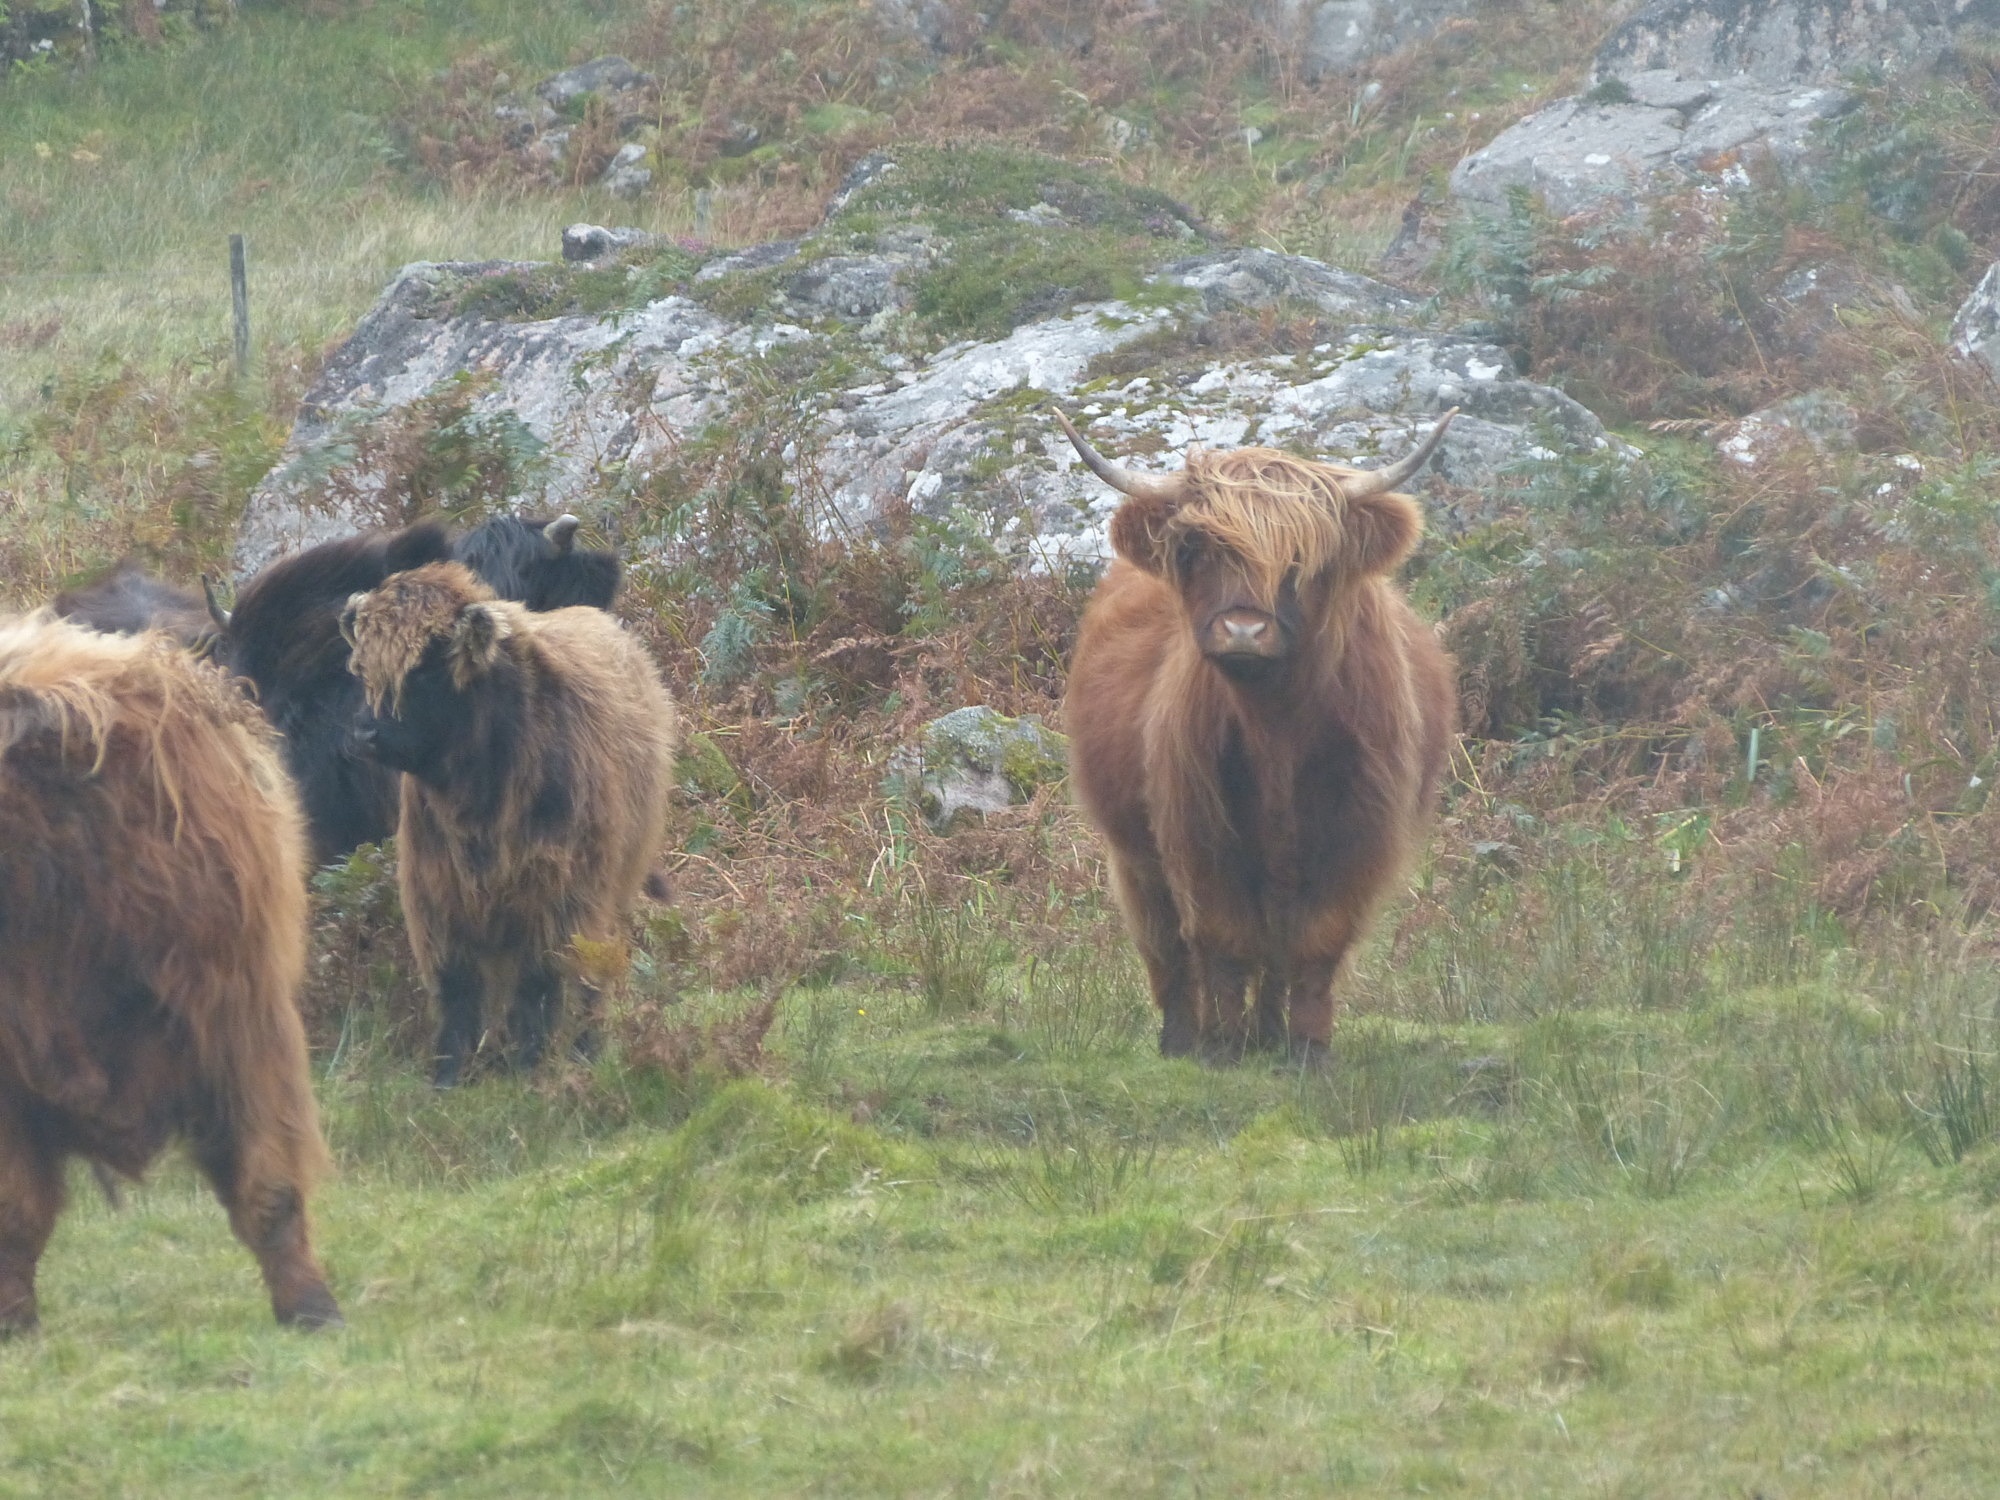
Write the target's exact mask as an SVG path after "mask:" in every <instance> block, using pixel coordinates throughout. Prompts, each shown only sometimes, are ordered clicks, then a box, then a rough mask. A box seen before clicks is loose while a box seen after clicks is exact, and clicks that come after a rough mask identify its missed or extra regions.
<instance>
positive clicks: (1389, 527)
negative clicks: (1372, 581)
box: [1347, 491, 1424, 574]
mask: <svg viewBox="0 0 2000 1500" xmlns="http://www.w3.org/2000/svg"><path fill="white" fill-rule="evenodd" d="M1423 535H1424V513H1423V510H1422V508H1421V507H1419V506H1418V504H1417V502H1416V501H1414V500H1412V499H1411V498H1410V497H1409V496H1408V495H1399V494H1396V493H1395V492H1393V491H1391V492H1390V493H1389V494H1386V495H1369V496H1366V497H1365V498H1363V499H1360V500H1355V501H1352V502H1350V503H1349V505H1348V507H1347V545H1348V558H1349V562H1348V566H1349V567H1350V568H1352V569H1353V571H1354V572H1356V573H1361V574H1368V573H1393V572H1395V571H1396V569H1398V568H1400V567H1401V566H1402V565H1403V563H1404V561H1405V560H1406V559H1407V558H1408V557H1409V555H1410V554H1411V553H1412V552H1414V551H1416V550H1417V543H1418V542H1420V541H1422V540H1423Z"/></svg>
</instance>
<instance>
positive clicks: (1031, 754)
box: [887, 705, 1069, 833]
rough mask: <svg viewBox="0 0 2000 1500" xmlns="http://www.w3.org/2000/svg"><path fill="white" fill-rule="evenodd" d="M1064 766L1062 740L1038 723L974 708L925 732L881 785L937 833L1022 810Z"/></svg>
mask: <svg viewBox="0 0 2000 1500" xmlns="http://www.w3.org/2000/svg"><path fill="white" fill-rule="evenodd" d="M1068 765H1069V741H1068V739H1067V738H1066V737H1064V736H1063V735H1060V734H1057V733H1056V732H1055V731H1054V730H1053V729H1050V728H1049V727H1048V726H1047V725H1045V724H1044V723H1042V721H1041V720H1040V719H1039V718H1038V717H1036V716H1035V715H1033V714H1023V715H1022V716H1021V717H1020V718H1018V719H1010V718H1009V717H1007V715H1005V714H1003V713H1000V712H999V711H998V710H996V709H991V708H987V707H985V706H983V705H979V706H974V707H971V708H958V709H953V710H952V711H951V712H950V713H948V714H946V715H944V716H943V717H942V718H938V719H933V720H931V722H930V723H928V724H926V725H925V726H924V732H923V737H922V738H921V740H919V742H918V744H917V745H916V746H915V747H914V749H913V750H905V751H903V752H901V753H900V754H899V755H898V756H897V757H896V758H895V759H894V760H893V761H892V763H891V765H890V768H889V778H888V783H887V785H888V788H889V791H890V792H891V794H892V795H894V796H897V797H900V798H902V799H903V800H905V801H909V802H913V803H915V804H916V806H917V807H918V808H919V809H920V810H921V811H922V813H923V815H924V820H925V821H926V822H927V823H929V824H930V826H931V827H932V828H934V829H936V830H938V831H939V832H941V833H942V832H946V831H948V830H949V829H950V828H952V827H953V826H954V825H955V824H956V823H957V822H958V821H959V819H960V818H962V817H964V816H965V815H966V814H968V813H976V814H978V815H980V816H981V817H984V816H985V815H986V814H987V813H992V812H1000V811H1002V810H1004V809H1006V808H1009V807H1013V806H1016V805H1018V804H1020V803H1023V802H1026V801H1027V800H1028V799H1029V798H1031V797H1033V796H1034V794H1035V793H1036V791H1037V790H1039V789H1040V788H1042V787H1044V786H1047V785H1049V784H1050V783H1052V782H1056V781H1060V780H1061V779H1062V778H1063V776H1064V775H1065V774H1067V771H1068Z"/></svg>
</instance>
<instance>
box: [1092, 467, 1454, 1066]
mask: <svg viewBox="0 0 2000 1500" xmlns="http://www.w3.org/2000/svg"><path fill="white" fill-rule="evenodd" d="M1354 473H1355V471H1353V470H1347V469H1341V468H1338V467H1336V466H1334V465H1330V464H1317V463H1312V462H1310V461H1307V460H1302V459H1298V458H1294V457H1292V456H1290V455H1288V454H1282V453H1277V452H1274V451H1272V450H1270V449H1244V450H1240V451H1238V452H1233V453H1224V454H1200V453H1197V454H1196V455H1194V456H1192V457H1191V458H1190V460H1189V462H1188V465H1187V467H1186V468H1185V469H1184V470H1183V471H1182V472H1181V473H1180V474H1179V475H1177V476H1175V477H1174V478H1173V479H1172V480H1170V481H1166V482H1164V483H1162V484H1160V485H1158V486H1156V487H1155V488H1154V489H1153V490H1151V491H1150V492H1148V493H1144V494H1140V495H1137V496H1135V497H1134V498H1132V499H1129V500H1128V501H1127V502H1126V503H1125V504H1124V505H1123V506H1121V507H1120V508H1119V510H1118V512H1117V514H1116V515H1115V516H1114V517H1113V521H1112V531H1111V534H1112V541H1113V545H1114V546H1115V547H1116V548H1117V550H1118V552H1119V553H1120V554H1121V556H1120V560H1119V561H1117V562H1114V563H1113V565H1112V567H1111V569H1110V571H1109V572H1108V573H1107V574H1106V575H1105V578H1104V581H1103V582H1102V583H1101V584H1100V585H1099V587H1098V591H1097V595H1096V597H1095V598H1094V599H1093V601H1092V603H1091V606H1090V608H1089V610H1088V612H1087V613H1086V615H1085V617H1084V621H1083V625H1082V628H1081V631H1080V634H1079V638H1078V642H1077V649H1076V655H1075V661H1074V664H1073V667H1072V670H1071V675H1070V684H1069V694H1068V722H1069V728H1070V735H1071V741H1070V743H1071V759H1072V769H1073V774H1074V784H1075V786H1076V789H1077V792H1078V794H1079V797H1080V799H1081V800H1082V802H1083V805H1084V808H1085V810H1086V811H1087V812H1088V813H1089V814H1090V816H1091V818H1092V820H1093V821H1094V822H1095V823H1096V824H1097V826H1098V827H1099V828H1100V829H1101V830H1102V831H1103V833H1104V836H1105V838H1106V841H1107V842H1108V844H1109V845H1110V852H1111V867H1112V879H1113V884H1114V887H1115V889H1116V892H1117V895H1118V898H1119V902H1120V904H1121V906H1122V907H1123V909H1124V911H1125V915H1126V919H1127V923H1128V925H1129V927H1130V929H1131V931H1132V934H1133V937H1134V940H1135V941H1136V943H1137V945H1138V947H1139V950H1140V953H1141V955H1142V956H1143V957H1144V959H1145V961H1146V966H1147V970H1148V974H1149V977H1150V979H1151V982H1152V988H1153V994H1154V998H1155V999H1156V1000H1157V1002H1158V1003H1159V1005H1160V1008H1161V1011H1162V1028H1161V1047H1162V1050H1163V1051H1166V1052H1169V1053H1185V1052H1194V1051H1200V1052H1203V1053H1206V1054H1209V1055H1215V1056H1228V1055H1234V1054H1235V1053H1236V1052H1238V1051H1240V1050H1241V1048H1242V1047H1244V1046H1245V1045H1247V1044H1249V1043H1250V1042H1251V1041H1252V1040H1256V1041H1261V1042H1263V1043H1265V1044H1268V1045H1286V1044H1288V1045H1289V1046H1290V1047H1291V1048H1292V1049H1293V1050H1294V1051H1295V1052H1299V1053H1303V1054H1306V1055H1310V1054H1312V1053H1313V1052H1314V1051H1316V1050H1322V1049H1324V1047H1325V1046H1326V1043H1327V1040H1328V1037H1329V1035H1330V1033H1331V1028H1332V1022H1333V987H1334V983H1335V981H1336V979H1337V977H1338V975H1339V972H1340V969H1341V966H1342V964H1343V963H1344V961H1345V959H1346V957H1347V955H1348V953H1349V951H1350V950H1351V948H1352V946H1353V944H1354V942H1355V940H1356V939H1357V938H1358V937H1359V936H1360V935H1361V934H1362V933H1363V932H1364V931H1365V930H1366V927H1367V925H1368V922H1369V920H1370V918H1371V917H1372V916H1373V914H1374V912H1375V909H1376V908H1377V906H1378V905H1379V904H1380V902H1381V900H1382V898H1383V896H1384V895H1385V894H1386V893H1387V891H1388V890H1389V888H1390V886H1391V885H1392V883H1393V882H1394V881H1395V879H1396V878H1397V877H1398V875H1399V874H1400V873H1401V872H1402V871H1403V870H1404V869H1405V868H1406V867H1407V865H1408V863H1409V861H1410V859H1411V857H1412V856H1413V854H1414V852H1415V850H1416V848H1417V845H1418V841H1419V839H1420V837H1421V835H1422V832H1423V828H1424V825H1425V823H1426V821H1427V819H1428V817H1429V813H1430V806H1431V803H1432V801H1433V800H1434V798H1435V795H1436V789H1437V786H1438V782H1439V780H1440V778H1441V776H1442V773H1443V769H1444V765H1445V759H1446V756H1447V753H1448V749H1449V745H1450V739H1451V733H1452V715H1453V687H1452V672H1451V667H1450V662H1449V660H1448V658H1447V657H1446V656H1445V654H1444V652H1443V651H1442V650H1441V649H1440V648H1439V646H1438V645H1437V642H1436V639H1435V637H1434V635H1433V633H1432V632H1431V631H1430V630H1429V629H1428V628H1427V627H1425V626H1424V624H1423V623H1422V622H1421V621H1420V620H1418V619H1417V617H1416V616H1415V614H1414V613H1413V612H1412V611H1411V610H1410V608H1409V606H1408V604H1407V603H1406V602H1405V601H1404V599H1403V597H1402V594H1401V593H1400V591H1399V590H1398V589H1397V588H1396V587H1395V585H1394V584H1393V583H1392V582H1391V581H1390V577H1389V575H1390V574H1391V573H1392V572H1393V571H1394V570H1395V569H1396V568H1397V567H1399V566H1400V565H1401V563H1402V562H1403V560H1404V559H1405V558H1406V557H1408V555H1409V553H1410V552H1411V550H1412V549H1413V548H1414V547H1415V545H1416V543H1417V540H1418V538H1419V536H1420V535H1421V531H1422V518H1421V513H1420V512H1419V510H1418V509H1417V506H1416V504H1415V502H1414V501H1412V500H1411V499H1409V497H1407V496H1404V495H1398V494H1378V495H1366V496H1362V497H1359V498H1355V499H1350V498H1349V497H1348V495H1347V493H1346V491H1345V489H1344V487H1343V480H1346V479H1351V478H1352V477H1353V476H1354ZM1225 617H1227V618H1229V619H1234V620H1237V621H1239V622H1242V623H1243V624H1244V625H1245V626H1249V627H1254V628H1255V630H1256V632H1257V635H1258V638H1259V639H1260V640H1263V639H1266V638H1267V637H1265V636H1264V634H1263V632H1264V631H1265V630H1267V629H1268V630H1269V631H1270V632H1271V637H1276V636H1277V635H1279V634H1280V633H1282V634H1283V635H1284V637H1285V638H1286V639H1287V640H1288V641H1289V643H1290V649H1289V651H1288V652H1286V653H1284V654H1282V655H1279V654H1275V653H1271V654H1267V655H1266V656H1265V657H1263V658H1259V659H1257V660H1254V661H1251V662H1249V663H1248V664H1247V666H1245V665H1239V664H1238V663H1237V662H1235V661H1232V660H1231V659H1230V658H1228V656H1227V655H1226V653H1219V652H1218V651H1217V650H1215V649H1211V646H1212V643H1213V642H1214V641H1217V640H1222V641H1225V642H1226V641H1227V631H1226V629H1225V627H1224V626H1223V625H1219V624H1217V623H1216V621H1218V620H1221V619H1223V618H1225ZM1259 622H1262V623H1259ZM1218 632H1220V634H1218ZM1246 639H1247V637H1246ZM1205 643H1207V644H1205ZM1251 668H1254V669H1255V670H1254V672H1253V671H1252V670H1251ZM1251 996H1254V1000H1255V1004H1254V1008H1250V1009H1246V998H1247V997H1251ZM1253 1026H1254V1030H1253Z"/></svg>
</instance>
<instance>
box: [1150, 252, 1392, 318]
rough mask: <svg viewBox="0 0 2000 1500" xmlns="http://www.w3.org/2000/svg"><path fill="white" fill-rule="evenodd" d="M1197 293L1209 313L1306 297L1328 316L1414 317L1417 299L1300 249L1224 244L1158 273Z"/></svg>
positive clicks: (1301, 299)
mask: <svg viewBox="0 0 2000 1500" xmlns="http://www.w3.org/2000/svg"><path fill="white" fill-rule="evenodd" d="M1161 274H1162V276H1163V278H1164V279H1165V280H1167V281H1169V282H1171V283H1173V284H1175V285H1177V286H1183V287H1186V288H1188V289H1189V290H1190V291H1197V292H1200V293H1201V300H1202V306H1203V307H1204V308H1205V309H1206V310H1207V311H1208V312H1210V313H1219V312H1222V311H1223V310H1224V309H1226V308H1229V307H1242V308H1252V309H1255V308H1262V307H1271V306H1275V305H1277V304H1279V303H1283V302H1305V303H1310V304H1312V305H1313V306H1314V307H1317V308H1318V309H1319V310H1320V311H1321V312H1323V313H1325V314H1326V315H1327V316H1328V317H1330V318H1349V319H1353V320H1356V321H1363V320H1365V321H1368V322H1388V321H1391V320H1400V319H1405V318H1409V317H1413V316H1414V315H1415V314H1416V312H1417V309H1418V307H1419V306H1421V303H1420V302H1419V301H1418V299H1417V298H1415V297H1412V296H1411V295H1410V294H1409V293H1407V292H1400V291H1398V290H1396V288H1394V287H1392V286H1388V285H1385V284H1384V283H1382V282H1380V281H1374V280H1371V279H1370V278H1369V277H1366V276H1360V275H1357V274H1356V273H1354V272H1353V271H1340V270H1336V269H1334V268H1333V267H1332V266H1329V265H1326V264H1324V263H1322V262H1320V261H1316V260H1312V259H1309V258H1308V257H1306V256H1303V255H1280V254H1278V253H1277V252H1275V251H1272V250H1224V251H1220V252H1218V253H1216V254H1213V255H1197V256H1194V257H1192V258H1191V259H1188V260H1181V261H1175V262H1174V263H1173V264H1172V265H1170V266H1168V267H1167V268H1166V270H1165V271H1164V272H1162V273H1161Z"/></svg>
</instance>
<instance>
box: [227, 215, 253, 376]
mask: <svg viewBox="0 0 2000 1500" xmlns="http://www.w3.org/2000/svg"><path fill="white" fill-rule="evenodd" d="M229 305H230V309H231V311H232V312H233V313H234V314H235V318H236V378H237V379H238V380H241V379H242V378H243V377H244V376H246V375H248V374H249V373H250V273H249V270H248V269H247V267H246V266H245V265H244V262H243V236H242V235H240V234H232V235H231V236H230V237H229Z"/></svg>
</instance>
